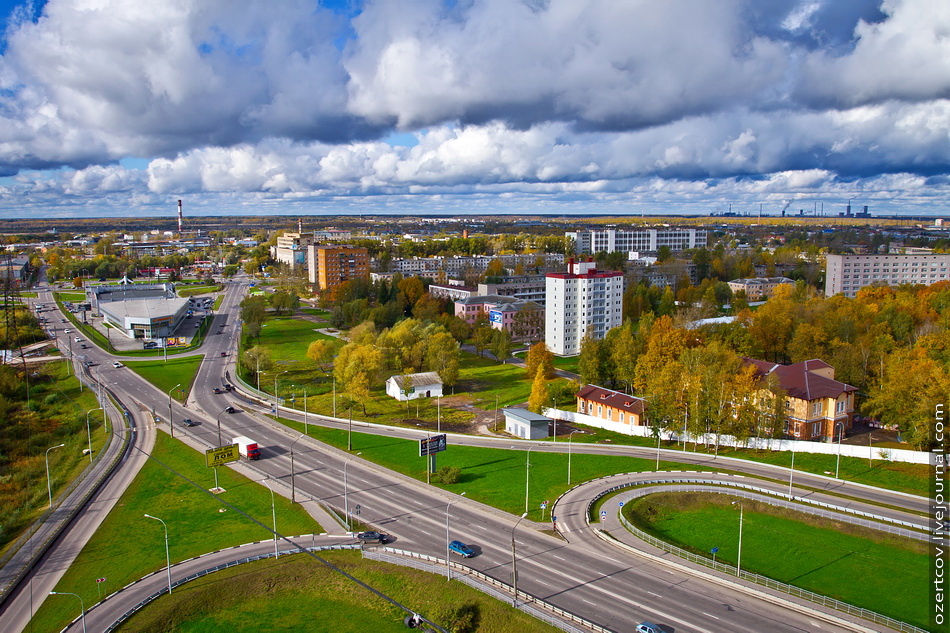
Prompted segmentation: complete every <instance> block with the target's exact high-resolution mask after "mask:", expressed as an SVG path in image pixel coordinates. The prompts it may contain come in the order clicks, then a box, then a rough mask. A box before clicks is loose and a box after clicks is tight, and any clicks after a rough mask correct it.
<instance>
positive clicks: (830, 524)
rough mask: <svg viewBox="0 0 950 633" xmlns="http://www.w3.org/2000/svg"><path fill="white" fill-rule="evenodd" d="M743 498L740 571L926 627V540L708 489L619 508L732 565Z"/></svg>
mask: <svg viewBox="0 0 950 633" xmlns="http://www.w3.org/2000/svg"><path fill="white" fill-rule="evenodd" d="M732 501H742V504H743V508H744V512H743V527H742V569H743V570H746V571H751V572H755V573H758V574H761V575H763V576H768V577H770V578H774V579H776V580H779V581H781V582H784V583H788V584H792V585H796V586H798V587H802V588H804V589H808V590H809V591H814V592H816V593H819V594H822V595H826V596H830V597H833V598H837V599H838V600H843V601H845V602H848V603H850V604H853V605H856V606H860V607H864V608H866V609H870V610H872V611H877V612H878V613H882V614H884V615H888V616H890V617H892V618H897V619H899V620H903V621H905V622H910V623H912V624H914V625H916V626H922V627H926V626H927V621H926V618H927V615H926V614H927V613H928V611H929V598H928V592H926V591H924V590H923V588H924V587H925V585H926V584H927V578H928V569H929V556H928V553H927V545H926V543H923V542H920V541H912V540H910V539H904V538H900V537H896V536H890V535H886V534H884V533H882V532H877V531H875V530H868V529H865V528H860V527H857V526H851V525H849V524H844V523H839V522H836V521H830V520H826V519H821V518H819V517H814V516H811V515H806V514H799V513H795V512H793V511H791V510H787V509H784V508H776V507H773V506H769V505H767V504H764V503H759V502H753V501H750V500H741V499H739V498H738V497H730V496H728V495H719V494H713V493H659V494H656V495H650V496H648V497H643V498H641V499H637V500H634V501H632V502H630V503H629V504H627V505H625V506H624V508H623V512H624V515H626V516H627V518H628V520H631V522H633V523H634V524H635V525H638V526H639V527H641V528H642V529H644V530H646V531H647V532H650V533H652V534H653V535H654V536H656V537H658V538H661V539H663V540H666V541H669V542H672V543H675V544H676V545H679V546H680V547H684V548H686V549H689V550H692V551H693V552H696V553H700V554H704V555H706V556H709V555H710V551H711V549H712V548H713V547H718V548H719V551H718V552H717V554H716V557H717V560H720V561H723V562H728V563H730V564H732V565H735V564H736V556H737V553H738V543H739V509H738V507H736V506H733V505H731V502H732Z"/></svg>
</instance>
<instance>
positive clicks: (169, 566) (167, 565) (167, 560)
mask: <svg viewBox="0 0 950 633" xmlns="http://www.w3.org/2000/svg"><path fill="white" fill-rule="evenodd" d="M145 518H146V519H154V520H156V521H158V522H160V523H161V524H162V527H163V528H165V569H166V570H167V573H168V595H172V559H171V557H170V556H169V555H168V526H167V525H165V522H164V521H162V520H161V519H159V518H158V517H153V516H152V515H151V514H146V515H145Z"/></svg>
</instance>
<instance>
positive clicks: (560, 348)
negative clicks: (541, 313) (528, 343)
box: [544, 259, 623, 356]
mask: <svg viewBox="0 0 950 633" xmlns="http://www.w3.org/2000/svg"><path fill="white" fill-rule="evenodd" d="M545 281H546V287H545V290H546V292H545V294H546V302H547V310H546V312H545V319H544V321H545V334H544V342H545V343H547V346H548V349H550V350H551V351H552V352H553V353H555V354H557V355H558V356H573V355H575V354H578V353H579V352H580V350H581V341H582V340H583V338H584V336H590V337H591V338H593V339H602V338H604V336H606V334H607V331H608V330H609V329H610V328H613V327H617V326H618V325H620V323H621V322H622V319H623V273H622V272H620V271H616V270H597V265H596V264H595V263H594V262H592V261H586V262H575V261H574V260H573V259H571V260H570V262H569V263H568V266H567V272H566V273H549V274H548V275H546V278H545Z"/></svg>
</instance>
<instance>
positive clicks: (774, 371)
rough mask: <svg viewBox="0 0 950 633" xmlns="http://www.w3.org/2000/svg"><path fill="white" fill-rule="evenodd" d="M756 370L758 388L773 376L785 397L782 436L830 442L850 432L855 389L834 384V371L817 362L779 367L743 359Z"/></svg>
mask: <svg viewBox="0 0 950 633" xmlns="http://www.w3.org/2000/svg"><path fill="white" fill-rule="evenodd" d="M744 360H745V362H747V363H751V364H752V365H754V366H755V368H756V378H758V380H759V382H760V384H761V383H765V382H766V381H767V380H768V377H769V376H770V375H771V376H775V377H776V378H777V379H778V386H779V387H780V388H781V390H782V392H784V394H785V426H784V431H785V434H786V435H788V436H789V437H792V438H794V439H796V440H822V441H827V442H831V441H833V440H834V439H835V438H837V437H838V434H839V433H844V432H845V431H847V430H848V429H850V428H851V422H852V418H853V416H854V405H855V402H854V399H855V393H856V392H857V390H858V389H857V387H852V386H851V385H848V384H845V383H843V382H840V381H838V380H835V369H834V367H832V366H831V365H829V364H828V363H826V362H824V361H821V360H814V359H813V360H806V361H803V362H801V363H795V364H794V365H779V364H778V363H770V362H766V361H763V360H755V359H752V358H746V359H744Z"/></svg>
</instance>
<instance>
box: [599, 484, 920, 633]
mask: <svg viewBox="0 0 950 633" xmlns="http://www.w3.org/2000/svg"><path fill="white" fill-rule="evenodd" d="M677 483H684V484H689V483H711V484H715V485H720V482H713V481H712V480H705V481H702V480H699V481H696V480H679V481H673V480H664V481H652V482H630V483H629V484H624V485H620V486H613V487H612V488H610V489H607V490H604V491H602V492H601V494H599V495H598V496H597V497H595V498H594V499H593V500H591V502H590V504H589V505H588V508H587V512H588V516H589V515H590V508H591V507H592V506H593V504H594V503H595V502H596V501H597V500H598V499H600V498H601V497H603V496H604V495H607V494H609V493H611V492H615V491H617V490H621V489H624V488H630V487H634V486H640V485H657V484H664V485H671V484H672V485H675V484H677ZM729 485H731V486H734V487H748V488H753V486H748V485H747V484H741V485H737V484H729ZM862 514H866V513H862ZM620 522H621V524H622V525H623V526H624V528H626V529H627V530H628V531H629V532H630V533H631V534H633V535H634V536H636V537H637V538H639V539H640V540H642V541H644V542H646V543H649V544H650V545H652V546H653V547H656V548H657V549H660V550H663V551H665V552H669V553H670V554H673V555H675V556H678V557H680V558H683V559H685V560H687V561H689V562H691V563H695V564H697V565H702V566H703V567H708V568H710V569H713V570H715V571H718V572H721V573H724V574H727V575H730V576H735V577H737V578H740V579H742V580H747V581H749V582H752V583H755V584H757V585H760V586H763V587H766V588H768V589H772V590H774V591H779V592H781V593H784V594H786V595H790V596H795V597H797V598H802V599H804V600H808V601H809V602H811V603H813V604H817V605H820V606H824V607H830V608H832V609H834V610H835V611H839V612H841V613H845V614H848V615H853V616H857V617H859V618H862V619H864V620H868V621H870V622H874V623H875V624H882V625H884V626H887V627H889V628H891V629H894V630H896V631H901V632H902V633H927V631H926V630H924V629H921V628H920V627H917V626H914V625H913V624H909V623H907V622H903V621H901V620H898V619H896V618H891V617H889V616H886V615H883V614H880V613H877V612H876V611H871V610H870V609H865V608H863V607H857V606H855V605H853V604H850V603H848V602H844V601H842V600H837V599H835V598H830V597H828V596H824V595H822V594H819V593H815V592H813V591H808V590H807V589H802V588H801V587H796V586H794V585H790V584H787V583H783V582H779V581H777V580H774V579H772V578H767V577H766V576H762V575H760V574H753V573H751V572H748V571H744V570H743V571H737V570H736V568H735V567H734V566H732V565H727V564H725V563H722V562H713V561H712V560H710V559H709V558H706V557H705V556H703V555H699V554H694V553H693V552H689V551H687V550H685V549H683V548H681V547H677V546H675V545H672V544H670V543H667V542H666V541H662V540H660V539H658V538H656V537H654V536H651V535H650V534H647V533H646V532H644V531H643V530H641V529H639V528H638V527H636V526H635V525H633V524H631V523H630V522H629V521H627V520H626V519H625V518H624V517H623V515H622V514H621V515H620ZM598 532H599V533H600V534H603V532H602V531H598ZM610 538H613V537H610ZM614 540H616V539H614Z"/></svg>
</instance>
